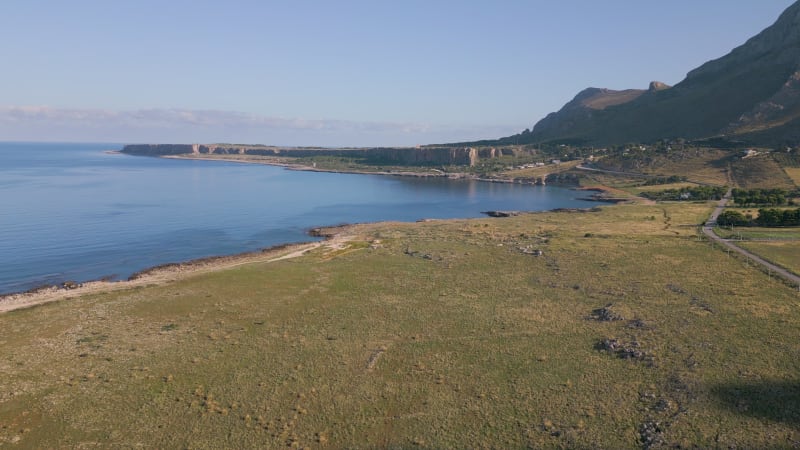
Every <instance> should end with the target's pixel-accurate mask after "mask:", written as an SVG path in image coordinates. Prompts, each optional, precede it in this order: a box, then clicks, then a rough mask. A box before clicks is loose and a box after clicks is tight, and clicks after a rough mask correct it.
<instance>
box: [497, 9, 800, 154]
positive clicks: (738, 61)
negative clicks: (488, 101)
mask: <svg viewBox="0 0 800 450" xmlns="http://www.w3.org/2000/svg"><path fill="white" fill-rule="evenodd" d="M710 137H724V138H725V139H728V140H740V141H744V142H745V143H753V144H762V145H779V144H789V145H796V144H797V143H798V142H800V2H798V3H795V4H793V5H792V6H790V7H789V8H788V9H786V11H784V12H783V14H781V16H780V17H779V18H778V20H777V21H776V22H775V23H774V24H773V25H772V26H770V27H768V28H767V29H765V30H764V31H762V32H761V33H759V34H758V35H757V36H755V37H753V38H751V39H750V40H748V41H747V42H746V43H745V44H743V45H741V46H739V47H737V48H735V49H734V50H732V51H731V52H730V53H729V54H727V55H725V56H723V57H721V58H719V59H715V60H713V61H709V62H707V63H705V64H703V65H702V66H700V67H698V68H696V69H694V70H692V71H690V72H689V73H688V74H687V76H686V78H685V79H684V80H683V81H681V82H680V83H678V84H676V85H675V86H674V87H669V86H666V85H664V84H663V83H658V82H653V83H651V85H650V89H648V90H636V89H630V90H624V91H612V90H608V89H597V88H589V89H586V90H584V91H582V92H581V93H579V94H578V95H577V96H576V97H575V98H574V99H573V100H572V101H570V102H569V103H567V104H566V105H564V107H563V108H562V109H561V110H559V111H558V112H554V113H551V114H549V115H547V116H546V117H545V118H544V119H542V120H541V121H539V122H538V123H537V124H536V125H535V126H534V127H533V129H532V130H531V131H530V132H524V133H521V134H519V135H516V136H511V137H509V138H505V139H501V141H505V142H516V143H546V142H556V143H560V142H563V143H573V144H590V145H609V144H622V143H626V142H652V141H656V140H660V139H670V138H686V139H705V138H710Z"/></svg>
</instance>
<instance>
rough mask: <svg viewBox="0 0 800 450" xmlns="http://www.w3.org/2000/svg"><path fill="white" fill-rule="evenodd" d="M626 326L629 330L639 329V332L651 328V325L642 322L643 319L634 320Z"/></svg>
mask: <svg viewBox="0 0 800 450" xmlns="http://www.w3.org/2000/svg"><path fill="white" fill-rule="evenodd" d="M626 326H627V327H628V328H636V329H639V330H643V329H647V328H650V325H648V324H647V323H645V321H644V320H642V319H633V320H631V321H629V322H628V325H626Z"/></svg>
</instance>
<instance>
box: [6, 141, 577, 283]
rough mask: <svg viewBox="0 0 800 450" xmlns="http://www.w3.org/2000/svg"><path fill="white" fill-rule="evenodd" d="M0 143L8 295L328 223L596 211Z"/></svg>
mask: <svg viewBox="0 0 800 450" xmlns="http://www.w3.org/2000/svg"><path fill="white" fill-rule="evenodd" d="M120 148H121V146H120V145H118V144H117V145H113V144H111V145H109V144H39V143H36V144H34V143H0V293H7V292H15V291H22V290H26V289H30V288H32V287H36V286H40V285H42V284H57V283H60V282H63V281H65V280H75V281H87V280H92V279H98V278H102V277H113V278H115V279H119V278H126V277H128V276H129V275H130V274H131V273H133V272H136V271H138V270H141V269H144V268H147V267H151V266H154V265H158V264H163V263H167V262H177V261H185V260H188V259H194V258H200V257H205V256H211V255H222V254H233V253H239V252H243V251H248V250H256V249H259V248H263V247H268V246H272V245H276V244H280V243H286V242H297V241H308V240H311V238H310V237H308V235H307V234H306V230H307V229H309V228H311V227H315V226H320V225H334V224H339V223H345V222H351V223H352V222H370V221H380V220H401V221H414V220H418V219H422V218H454V217H479V216H481V214H480V212H481V211H486V210H545V209H553V208H560V207H588V206H591V205H592V204H591V203H589V202H585V201H580V200H576V198H575V197H576V194H577V193H576V192H573V191H570V190H565V189H559V188H554V187H541V186H521V185H510V184H494V183H481V182H475V181H452V180H443V179H418V178H405V177H386V176H375V175H350V174H330V173H315V172H297V171H289V170H284V169H281V168H277V167H270V166H261V165H248V164H236V163H226V162H209V161H176V160H169V159H158V158H147V157H136V156H126V155H119V154H107V153H104V150H118V149H120Z"/></svg>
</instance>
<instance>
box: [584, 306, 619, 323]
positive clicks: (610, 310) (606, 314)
mask: <svg viewBox="0 0 800 450" xmlns="http://www.w3.org/2000/svg"><path fill="white" fill-rule="evenodd" d="M589 318H590V319H592V320H597V321H600V322H613V321H617V320H625V318H624V317H622V315H621V314H619V313H617V312H616V311H614V304H613V303H609V304H607V305H606V306H604V307H602V308H597V309H593V310H592V314H591V315H590V316H589Z"/></svg>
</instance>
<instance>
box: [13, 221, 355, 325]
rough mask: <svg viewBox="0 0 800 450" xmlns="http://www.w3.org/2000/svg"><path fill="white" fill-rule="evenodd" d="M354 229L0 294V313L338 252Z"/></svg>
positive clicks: (320, 230)
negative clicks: (120, 276) (111, 277)
mask: <svg viewBox="0 0 800 450" xmlns="http://www.w3.org/2000/svg"><path fill="white" fill-rule="evenodd" d="M356 226H357V224H352V225H351V224H347V225H339V226H331V227H319V228H314V229H313V230H311V231H310V233H309V235H310V236H319V237H322V238H323V240H321V241H313V242H298V243H288V244H278V245H275V246H272V247H267V248H263V249H260V250H255V251H251V252H244V253H238V254H234V255H220V256H210V257H205V258H198V259H192V260H188V261H183V262H176V263H166V264H160V265H157V266H153V267H149V268H145V269H143V270H141V271H139V272H136V273H134V274H132V275H131V276H130V277H128V278H127V279H125V280H119V281H107V280H91V281H86V282H83V283H72V282H65V283H63V284H62V285H61V286H58V285H52V286H42V287H39V288H34V289H31V290H29V291H24V292H10V293H7V294H0V314H3V313H7V312H10V311H14V310H17V309H24V308H31V307H34V306H39V305H43V304H46V303H51V302H55V301H60V300H69V299H70V298H73V297H78V296H83V295H88V294H98V293H104V292H112V291H121V290H126V289H132V288H135V287H141V286H149V285H162V284H166V283H170V282H174V281H178V280H181V279H185V278H188V277H190V276H193V275H199V274H203V273H209V272H214V271H218V270H225V269H231V268H234V267H237V266H241V265H244V264H251V263H273V262H277V261H283V260H286V259H293V258H298V257H300V256H303V255H305V254H306V253H308V252H310V251H312V250H315V249H319V248H326V249H330V250H341V249H343V248H346V247H347V243H348V242H350V241H352V240H353V239H355V238H356V234H355V228H356Z"/></svg>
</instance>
